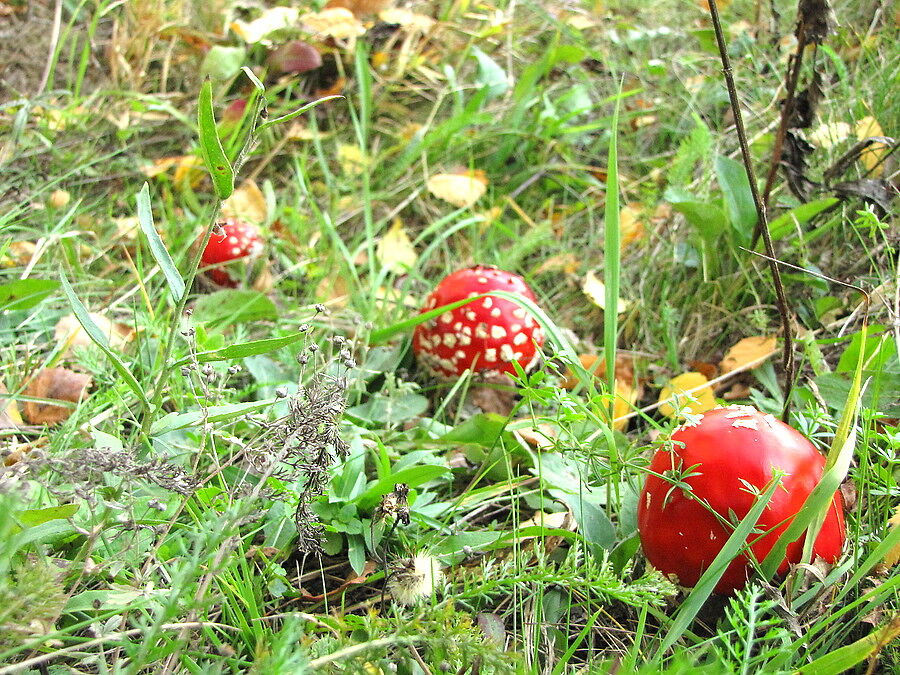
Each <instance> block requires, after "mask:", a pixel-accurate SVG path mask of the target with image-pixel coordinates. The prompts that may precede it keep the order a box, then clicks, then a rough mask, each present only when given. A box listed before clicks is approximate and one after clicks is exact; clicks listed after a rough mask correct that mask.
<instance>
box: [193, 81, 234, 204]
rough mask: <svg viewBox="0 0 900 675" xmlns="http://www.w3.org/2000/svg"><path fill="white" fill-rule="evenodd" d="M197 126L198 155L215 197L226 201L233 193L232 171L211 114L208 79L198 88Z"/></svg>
mask: <svg viewBox="0 0 900 675" xmlns="http://www.w3.org/2000/svg"><path fill="white" fill-rule="evenodd" d="M197 126H198V127H199V129H200V153H201V155H202V156H203V163H204V164H205V165H206V169H207V170H208V171H209V175H210V177H211V178H212V182H213V187H214V189H215V191H216V195H217V196H218V197H219V199H228V197H229V196H231V193H232V192H234V169H233V168H232V167H231V163H230V162H229V161H228V156H227V155H226V154H225V150H224V149H223V148H222V141H221V140H219V132H218V130H217V129H216V115H215V113H214V112H213V102H212V82H210V80H209V78H207V79H206V80H205V81H204V82H203V86H202V87H200V100H199V105H198V107H197Z"/></svg>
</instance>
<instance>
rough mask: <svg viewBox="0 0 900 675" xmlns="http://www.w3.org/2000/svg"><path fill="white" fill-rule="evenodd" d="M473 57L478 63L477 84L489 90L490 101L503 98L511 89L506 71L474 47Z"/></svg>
mask: <svg viewBox="0 0 900 675" xmlns="http://www.w3.org/2000/svg"><path fill="white" fill-rule="evenodd" d="M472 56H474V57H475V60H476V61H478V72H477V73H475V82H476V84H478V86H479V87H486V88H487V98H488V100H491V99H494V98H498V97H499V96H503V94H505V93H506V91H507V90H508V89H509V78H508V77H507V75H506V71H505V70H503V68H501V67H500V66H499V65H498V64H497V62H496V61H494V59H492V58H491V57H490V56H488V55H487V54H485V53H484V52H483V51H481V50H480V49H479V48H478V47H472Z"/></svg>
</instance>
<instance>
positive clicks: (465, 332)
mask: <svg viewBox="0 0 900 675" xmlns="http://www.w3.org/2000/svg"><path fill="white" fill-rule="evenodd" d="M490 291H508V292H510V293H518V294H519V295H521V296H523V297H526V298H528V299H529V300H531V301H535V300H536V298H535V296H534V293H532V292H531V289H530V288H528V285H527V284H526V283H525V280H524V279H522V277H520V276H519V275H518V274H513V273H511V272H504V271H503V270H499V269H497V268H495V267H486V266H483V265H477V266H475V267H469V268H467V269H463V270H459V271H458V272H454V273H453V274H451V275H450V276H448V277H447V278H445V279H444V280H443V281H442V282H441V283H440V284H438V286H437V288H435V289H434V291H433V292H432V293H431V295H429V296H428V298H427V299H426V300H425V306H424V308H423V309H422V311H423V312H427V311H430V310H432V309H434V308H435V307H440V306H441V305H446V304H449V303H451V302H456V301H458V300H464V299H465V298H470V297H473V296H476V295H481V294H482V293H489V292H490ZM543 344H544V332H543V330H542V329H541V327H540V326H539V325H538V323H537V322H536V321H535V320H534V318H533V317H532V316H531V314H529V313H528V312H527V311H526V310H525V309H523V308H522V307H520V306H519V305H517V304H516V303H514V302H512V301H510V300H507V299H505V298H499V297H487V298H482V299H481V300H475V301H474V302H470V303H469V304H467V305H463V306H462V307H457V308H456V309H453V310H449V311H447V312H444V313H443V314H441V315H440V316H438V317H437V318H435V319H431V320H429V321H426V322H425V323H421V324H419V325H418V326H416V329H415V332H414V333H413V352H415V354H416V356H417V357H418V359H419V361H420V362H421V363H422V365H424V366H425V367H426V368H427V369H428V370H429V371H430V372H431V373H432V374H434V375H438V376H443V377H448V378H453V377H458V376H459V375H462V374H463V373H464V372H465V371H466V369H467V368H471V369H472V370H474V371H476V372H477V371H480V370H488V371H495V372H502V373H509V374H514V373H515V369H514V368H513V366H512V362H513V361H515V362H517V363H518V364H519V365H520V366H522V368H523V369H525V370H528V369H529V368H530V367H531V366H533V365H534V364H535V363H536V362H537V359H538V356H539V349H540V346H541V345H543Z"/></svg>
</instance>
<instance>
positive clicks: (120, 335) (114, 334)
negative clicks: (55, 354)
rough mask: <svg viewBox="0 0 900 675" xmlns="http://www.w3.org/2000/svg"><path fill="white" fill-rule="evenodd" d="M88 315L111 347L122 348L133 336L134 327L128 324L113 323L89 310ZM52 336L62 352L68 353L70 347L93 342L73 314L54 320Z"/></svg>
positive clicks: (82, 345)
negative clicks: (54, 325)
mask: <svg viewBox="0 0 900 675" xmlns="http://www.w3.org/2000/svg"><path fill="white" fill-rule="evenodd" d="M90 317H91V319H92V320H93V322H94V324H95V325H96V326H97V328H99V329H100V332H101V333H103V334H104V335H105V336H106V339H107V340H108V341H109V346H110V347H112V348H113V349H122V348H123V347H125V345H126V344H128V343H129V342H130V341H131V340H132V339H133V338H134V329H133V328H131V327H130V326H126V325H125V324H123V323H113V322H112V321H110V320H109V319H107V318H106V317H105V316H103V315H102V314H96V313H94V312H91V314H90ZM53 338H54V339H55V340H56V343H57V344H58V345H60V347H61V349H60V351H61V353H63V354H66V353H68V352H69V350H70V349H71V348H72V347H87V346H88V345H92V344H94V341H93V340H91V338H90V337H88V334H87V333H86V332H85V330H84V328H82V326H81V323H79V321H78V319H76V318H75V315H74V314H68V315H66V316H64V317H63V318H61V319H60V320H59V321H57V322H56V327H55V328H54V329H53Z"/></svg>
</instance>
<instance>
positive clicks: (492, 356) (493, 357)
mask: <svg viewBox="0 0 900 675" xmlns="http://www.w3.org/2000/svg"><path fill="white" fill-rule="evenodd" d="M484 358H485V360H487V361H490V362H491V363H494V362H496V361H497V350H496V349H494V348H493V347H492V348H490V349H485V350H484Z"/></svg>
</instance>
